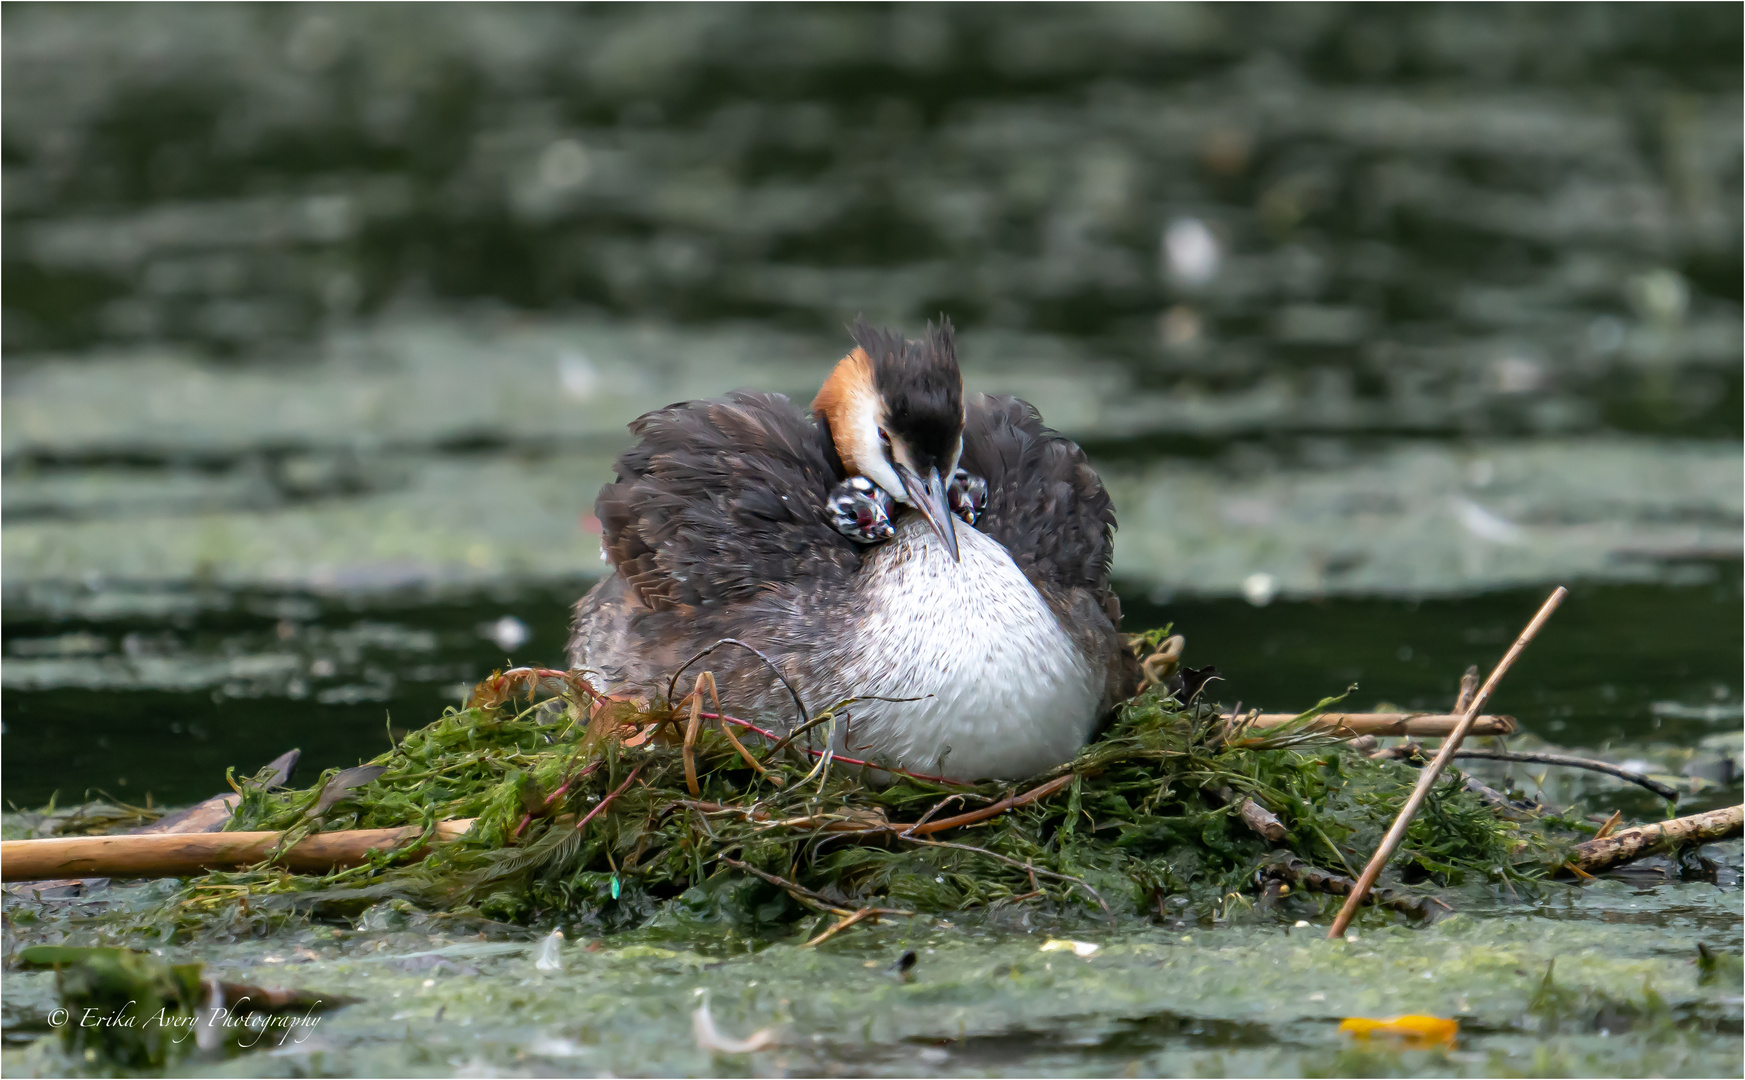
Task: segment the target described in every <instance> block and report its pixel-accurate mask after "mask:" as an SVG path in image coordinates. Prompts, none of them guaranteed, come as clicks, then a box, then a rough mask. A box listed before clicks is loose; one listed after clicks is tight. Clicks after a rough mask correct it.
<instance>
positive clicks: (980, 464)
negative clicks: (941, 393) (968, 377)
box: [962, 394, 1115, 596]
mask: <svg viewBox="0 0 1745 1080" xmlns="http://www.w3.org/2000/svg"><path fill="white" fill-rule="evenodd" d="M962 467H963V468H965V469H967V470H969V471H970V472H972V473H974V474H976V475H978V476H980V477H982V478H983V479H984V480H986V481H987V482H988V502H987V507H986V509H985V510H984V511H983V512H982V516H981V518H980V520H978V521H977V522H976V528H978V529H980V530H981V531H982V532H985V533H987V534H988V535H989V536H992V537H993V538H994V539H996V540H998V541H999V542H1000V543H1001V544H1002V545H1003V546H1004V547H1005V548H1006V550H1007V551H1008V552H1010V553H1011V556H1012V560H1013V561H1014V562H1016V563H1017V564H1018V568H1019V569H1020V570H1023V571H1024V573H1025V574H1026V575H1027V576H1029V578H1030V579H1031V580H1032V581H1034V582H1036V583H1037V584H1038V585H1044V586H1051V587H1053V588H1055V589H1062V590H1064V589H1071V588H1083V589H1088V590H1090V591H1091V592H1092V593H1093V594H1095V595H1098V596H1101V595H1102V594H1103V593H1105V592H1106V591H1107V590H1108V587H1109V561H1110V558H1111V556H1112V555H1113V553H1114V539H1115V536H1114V533H1115V507H1114V504H1113V503H1112V502H1110V500H1109V495H1108V492H1106V491H1104V490H1103V482H1102V480H1101V479H1099V478H1098V476H1097V473H1096V470H1095V469H1092V468H1091V465H1090V462H1089V461H1087V460H1086V459H1085V454H1084V451H1083V450H1081V449H1079V447H1078V444H1077V443H1074V442H1073V441H1072V440H1070V439H1068V438H1066V437H1065V436H1063V435H1061V434H1059V433H1058V432H1056V431H1054V430H1052V429H1050V428H1048V427H1046V426H1044V425H1043V423H1042V417H1041V416H1040V415H1038V414H1037V412H1036V409H1035V408H1034V407H1033V406H1031V405H1030V404H1029V403H1028V402H1025V401H1021V400H1019V399H1018V398H1015V397H1007V396H1003V395H988V394H977V395H974V396H972V397H971V398H970V399H969V400H968V401H967V402H966V408H965V410H964V433H963V461H962Z"/></svg>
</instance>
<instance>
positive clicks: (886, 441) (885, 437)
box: [879, 428, 891, 458]
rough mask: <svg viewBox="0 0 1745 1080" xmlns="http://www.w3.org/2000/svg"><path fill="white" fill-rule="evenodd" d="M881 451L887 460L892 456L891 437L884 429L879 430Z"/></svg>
mask: <svg viewBox="0 0 1745 1080" xmlns="http://www.w3.org/2000/svg"><path fill="white" fill-rule="evenodd" d="M879 449H880V450H882V451H884V454H885V456H886V457H887V458H888V457H890V456H891V436H890V435H889V434H888V433H887V432H886V431H885V429H884V428H879Z"/></svg>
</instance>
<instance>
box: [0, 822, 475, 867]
mask: <svg viewBox="0 0 1745 1080" xmlns="http://www.w3.org/2000/svg"><path fill="white" fill-rule="evenodd" d="M472 824H473V819H472V818H461V819H458V820H455V821H441V822H438V823H437V825H436V832H435V835H434V837H432V838H433V839H437V840H453V839H455V838H456V837H459V836H460V835H462V834H463V833H465V832H466V831H467V830H468V829H470V828H472ZM285 835H286V834H285V833H282V832H217V833H150V834H132V835H127V834H123V835H120V836H55V837H48V838H46V839H41V840H7V841H5V842H4V843H0V880H4V881H42V880H49V879H54V878H66V877H123V878H125V877H182V876H186V875H190V874H200V873H205V872H206V871H208V870H242V869H245V868H247V867H250V866H255V865H258V864H260V863H262V862H266V861H269V860H270V861H271V863H272V864H273V865H274V866H281V867H284V868H285V869H288V870H292V871H295V872H297V873H317V874H326V873H330V872H332V871H333V870H335V869H339V868H343V867H348V866H360V865H362V864H364V863H367V862H369V861H370V858H371V857H372V856H374V855H376V854H378V853H380V852H385V851H395V852H396V853H397V854H401V855H410V854H417V853H418V852H421V851H423V850H424V849H425V844H424V843H422V842H419V841H422V840H423V839H424V836H425V833H424V829H423V828H422V827H420V826H416V825H411V826H404V827H401V828H397V829H346V830H341V831H336V832H329V833H315V834H313V835H310V836H307V837H305V838H304V839H303V840H301V841H299V842H298V843H296V844H293V845H292V846H291V847H290V848H288V849H287V850H285V851H282V852H276V853H275V849H276V848H277V847H278V845H279V844H280V843H282V842H283V841H284V839H285ZM408 842H412V845H411V846H409V847H405V848H403V849H402V848H401V845H404V844H407V843H408Z"/></svg>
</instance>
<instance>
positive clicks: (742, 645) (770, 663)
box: [666, 637, 812, 724]
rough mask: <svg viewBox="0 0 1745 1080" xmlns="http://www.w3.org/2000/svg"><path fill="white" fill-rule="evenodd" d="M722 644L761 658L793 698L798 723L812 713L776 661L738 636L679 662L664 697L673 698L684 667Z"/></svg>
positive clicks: (717, 643)
mask: <svg viewBox="0 0 1745 1080" xmlns="http://www.w3.org/2000/svg"><path fill="white" fill-rule="evenodd" d="M723 645H737V646H739V647H740V648H741V649H744V650H746V651H747V652H749V653H751V655H753V656H755V657H757V658H758V659H759V660H762V661H763V663H764V666H765V667H767V668H769V669H770V671H771V672H772V673H774V675H775V677H776V678H777V679H778V680H780V681H781V684H782V685H783V686H784V687H786V688H787V691H788V696H790V697H792V698H793V699H794V708H796V709H799V710H800V723H802V724H804V723H805V722H806V721H807V720H808V719H809V718H810V717H811V715H812V714H811V713H809V712H807V711H806V703H805V702H804V701H802V700H801V699H800V692H799V691H798V690H795V689H794V684H793V683H791V682H789V681H788V677H787V676H786V675H783V674H782V669H781V668H779V667H777V666H776V662H775V661H774V660H771V659H770V658H769V657H767V656H765V655H764V654H763V653H761V652H759V651H758V650H757V649H756V648H755V647H754V646H751V645H747V644H746V643H745V642H743V641H740V640H739V639H738V638H730V637H724V638H721V639H720V640H719V641H717V642H715V644H713V645H711V646H709V647H708V648H706V649H704V650H703V651H702V652H699V653H698V654H697V655H695V656H693V657H691V658H690V659H689V660H686V661H685V662H684V663H682V664H680V665H679V669H678V670H677V671H675V672H673V677H672V678H671V679H669V680H668V681H667V684H666V699H667V700H668V701H671V700H672V699H673V688H674V687H676V686H678V684H679V676H680V675H683V674H684V673H685V669H686V668H688V667H690V666H691V665H692V664H694V663H696V662H697V661H699V660H701V659H703V657H705V656H708V655H709V654H710V653H712V652H714V651H715V650H716V649H719V648H720V647H721V646H723ZM717 711H719V710H717Z"/></svg>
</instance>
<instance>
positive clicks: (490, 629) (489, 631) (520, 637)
mask: <svg viewBox="0 0 1745 1080" xmlns="http://www.w3.org/2000/svg"><path fill="white" fill-rule="evenodd" d="M479 633H480V635H481V636H483V637H487V638H490V639H491V641H492V642H494V643H495V644H496V646H497V648H499V649H502V650H503V651H504V652H514V651H515V650H516V649H519V648H520V647H521V646H523V645H525V644H527V639H528V638H530V637H532V636H533V631H531V630H529V629H527V624H526V623H524V622H522V621H521V620H520V619H517V618H516V617H515V616H513V615H505V616H503V617H502V618H501V619H498V620H497V621H496V622H493V623H486V624H485V625H483V626H481V627H479Z"/></svg>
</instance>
